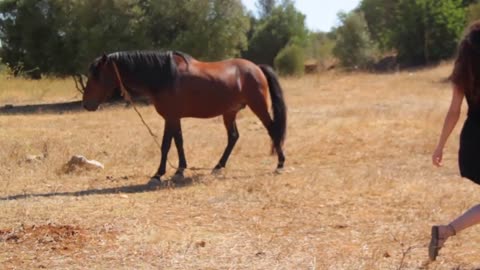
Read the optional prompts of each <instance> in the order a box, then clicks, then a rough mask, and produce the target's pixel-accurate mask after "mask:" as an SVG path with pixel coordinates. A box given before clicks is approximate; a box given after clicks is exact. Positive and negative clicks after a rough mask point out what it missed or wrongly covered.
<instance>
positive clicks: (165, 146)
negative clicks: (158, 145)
mask: <svg viewBox="0 0 480 270" xmlns="http://www.w3.org/2000/svg"><path fill="white" fill-rule="evenodd" d="M173 135H174V130H173V128H172V123H170V121H169V120H165V128H164V130H163V139H162V157H161V159H160V166H159V167H158V170H157V173H156V174H155V176H153V178H154V179H157V180H161V177H162V176H163V175H165V173H166V172H167V156H168V151H170V146H171V145H172V138H173Z"/></svg>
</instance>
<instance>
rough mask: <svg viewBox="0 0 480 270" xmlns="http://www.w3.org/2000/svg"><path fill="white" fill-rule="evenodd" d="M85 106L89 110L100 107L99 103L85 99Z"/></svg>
mask: <svg viewBox="0 0 480 270" xmlns="http://www.w3.org/2000/svg"><path fill="white" fill-rule="evenodd" d="M83 108H85V109H86V110H87V111H91V112H92V111H96V110H97V109H98V103H96V102H89V101H83Z"/></svg>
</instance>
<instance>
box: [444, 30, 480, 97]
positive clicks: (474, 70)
mask: <svg viewBox="0 0 480 270" xmlns="http://www.w3.org/2000/svg"><path fill="white" fill-rule="evenodd" d="M450 80H451V81H452V83H453V84H454V85H455V87H457V88H459V89H460V90H462V91H463V92H464V93H465V96H466V97H467V99H468V100H469V102H473V103H475V104H477V105H480V21H476V22H474V23H473V24H472V25H470V27H469V28H468V32H467V34H466V35H465V37H464V38H463V40H462V41H461V42H460V45H459V47H458V54H457V59H456V60H455V66H454V68H453V72H452V74H451V75H450Z"/></svg>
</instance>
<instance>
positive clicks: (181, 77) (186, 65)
mask: <svg viewBox="0 0 480 270" xmlns="http://www.w3.org/2000/svg"><path fill="white" fill-rule="evenodd" d="M122 84H123V86H124V87H125V88H126V89H127V91H128V92H130V93H136V94H140V95H145V96H148V97H149V99H150V101H151V103H153V105H154V106H155V109H156V111H157V112H158V114H160V115H161V116H162V117H163V118H164V119H165V128H164V134H163V139H162V144H161V160H160V166H159V168H158V170H157V172H156V174H155V175H154V176H153V177H152V178H153V179H157V180H160V178H161V177H162V176H163V175H164V174H165V172H166V163H167V154H168V151H169V150H170V146H171V141H172V138H173V140H174V142H175V146H176V148H177V152H178V159H179V161H178V162H179V163H178V169H177V171H176V174H177V175H181V176H183V172H184V170H185V169H186V168H187V161H186V158H185V153H184V150H183V137H182V128H181V124H180V119H181V118H184V117H194V118H211V117H216V116H220V115H222V116H223V123H224V125H225V127H226V129H227V135H228V143H227V146H226V148H225V150H224V152H223V155H222V156H221V158H220V160H219V162H218V164H217V165H216V166H215V168H214V171H217V170H220V169H222V168H224V167H225V166H226V164H227V160H228V157H229V156H230V153H231V152H232V150H233V147H234V146H235V143H236V142H237V140H238V139H239V133H238V130H237V125H236V122H235V119H236V115H237V113H238V112H239V111H240V110H241V109H243V108H245V107H246V106H248V107H249V108H250V109H251V110H252V111H253V113H254V114H255V115H256V116H257V117H258V118H259V119H260V121H261V122H262V124H263V125H264V127H265V128H266V129H267V131H268V134H269V135H270V138H271V140H272V153H274V152H275V153H276V154H277V156H278V164H277V169H282V168H283V166H284V162H285V156H284V153H283V149H282V145H283V142H284V139H285V133H286V129H287V107H286V105H285V100H284V97H283V90H282V88H281V86H280V83H279V81H278V78H277V76H276V74H275V73H274V71H273V70H272V69H271V68H270V67H268V66H264V65H256V64H254V63H252V62H250V61H248V60H245V59H230V60H225V61H220V62H201V61H198V60H196V59H194V58H193V57H191V56H189V55H187V54H184V53H181V52H177V51H125V52H115V53H111V54H109V55H105V54H103V55H102V56H100V57H98V58H96V59H95V60H94V61H93V62H92V63H91V64H90V68H89V74H88V81H87V84H86V87H85V91H84V93H83V106H84V108H85V109H87V110H88V111H95V110H97V108H98V106H99V105H100V104H101V103H102V102H105V101H107V100H108V99H109V98H110V97H111V96H112V95H113V94H114V93H115V90H117V89H118V88H119V87H122ZM269 96H270V99H271V108H272V114H273V117H270V113H269V108H268V104H269V100H268V97H269Z"/></svg>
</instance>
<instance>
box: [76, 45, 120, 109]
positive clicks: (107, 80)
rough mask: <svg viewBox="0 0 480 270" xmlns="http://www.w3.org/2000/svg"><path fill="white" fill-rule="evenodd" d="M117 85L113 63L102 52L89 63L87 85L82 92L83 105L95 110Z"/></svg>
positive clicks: (111, 93)
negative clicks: (101, 54)
mask: <svg viewBox="0 0 480 270" xmlns="http://www.w3.org/2000/svg"><path fill="white" fill-rule="evenodd" d="M117 87H118V82H117V80H116V77H115V71H114V69H113V63H112V62H111V61H109V59H108V57H107V56H106V55H105V54H104V55H103V56H101V57H99V58H97V59H95V61H93V63H92V64H91V65H90V68H89V74H88V81H87V85H86V87H85V91H84V92H83V107H84V108H85V109H87V110H89V111H95V110H96V109H97V108H98V106H99V105H100V104H101V103H103V102H105V101H106V100H108V99H109V98H110V97H111V96H112V95H113V93H114V90H115V89H116V88H117Z"/></svg>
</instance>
